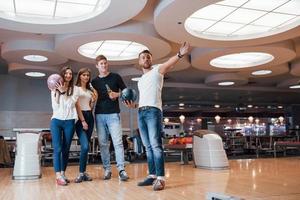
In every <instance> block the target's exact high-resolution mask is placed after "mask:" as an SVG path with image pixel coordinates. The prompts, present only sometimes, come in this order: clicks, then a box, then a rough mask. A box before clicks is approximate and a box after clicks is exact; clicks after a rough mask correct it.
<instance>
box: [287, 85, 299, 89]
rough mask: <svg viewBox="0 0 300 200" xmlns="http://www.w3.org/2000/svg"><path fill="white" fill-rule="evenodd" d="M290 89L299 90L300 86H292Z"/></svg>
mask: <svg viewBox="0 0 300 200" xmlns="http://www.w3.org/2000/svg"><path fill="white" fill-rule="evenodd" d="M289 88H291V89H299V88H300V85H291V86H290V87H289Z"/></svg>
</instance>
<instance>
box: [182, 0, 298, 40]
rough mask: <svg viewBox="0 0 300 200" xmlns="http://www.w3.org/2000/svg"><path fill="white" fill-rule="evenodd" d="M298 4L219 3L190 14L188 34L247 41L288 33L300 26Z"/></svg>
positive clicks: (253, 0) (275, 1) (276, 0)
mask: <svg viewBox="0 0 300 200" xmlns="http://www.w3.org/2000/svg"><path fill="white" fill-rule="evenodd" d="M299 6H300V2H299V1H296V0H294V1H287V0H271V1H266V2H265V1H260V0H251V1H247V0H241V1H232V0H226V1H218V2H216V3H213V4H210V5H208V6H206V7H203V8H201V9H199V10H197V11H196V12H194V13H193V14H192V15H190V16H189V17H188V18H187V19H186V20H185V23H184V27H185V29H186V31H187V32H188V33H190V34H191V35H193V36H195V37H198V38H205V39H210V40H223V41H228V40H229V41H234V40H246V39H255V38H260V37H265V36H270V35H274V34H278V33H281V32H285V31H287V30H290V29H292V28H295V27H297V26H298V25H300V17H299V13H300V12H299Z"/></svg>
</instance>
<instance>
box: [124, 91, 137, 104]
mask: <svg viewBox="0 0 300 200" xmlns="http://www.w3.org/2000/svg"><path fill="white" fill-rule="evenodd" d="M136 99H137V94H136V91H135V90H134V89H131V88H125V89H124V90H122V92H121V100H122V101H132V102H134V101H135V100H136Z"/></svg>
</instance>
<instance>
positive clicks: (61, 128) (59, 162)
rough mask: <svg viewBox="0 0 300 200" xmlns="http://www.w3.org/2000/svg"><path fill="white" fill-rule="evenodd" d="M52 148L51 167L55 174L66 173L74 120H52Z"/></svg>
mask: <svg viewBox="0 0 300 200" xmlns="http://www.w3.org/2000/svg"><path fill="white" fill-rule="evenodd" d="M50 130H51V135H52V146H53V165H54V170H55V172H60V171H66V168H67V165H68V161H69V150H70V146H71V143H72V138H73V135H74V130H75V119H70V120H59V119H55V118H54V119H52V120H51V123H50Z"/></svg>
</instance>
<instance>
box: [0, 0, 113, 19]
mask: <svg viewBox="0 0 300 200" xmlns="http://www.w3.org/2000/svg"><path fill="white" fill-rule="evenodd" d="M110 2H111V0H101V1H98V0H85V1H80V0H57V1H40V0H26V1H23V0H14V1H1V2H0V17H1V18H4V19H8V20H12V21H16V22H21V23H30V24H49V25H53V24H69V23H75V22H80V21H84V20H87V19H90V18H93V17H95V16H97V15H99V14H101V13H102V12H104V11H105V10H106V9H107V8H108V6H109V4H110Z"/></svg>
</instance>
